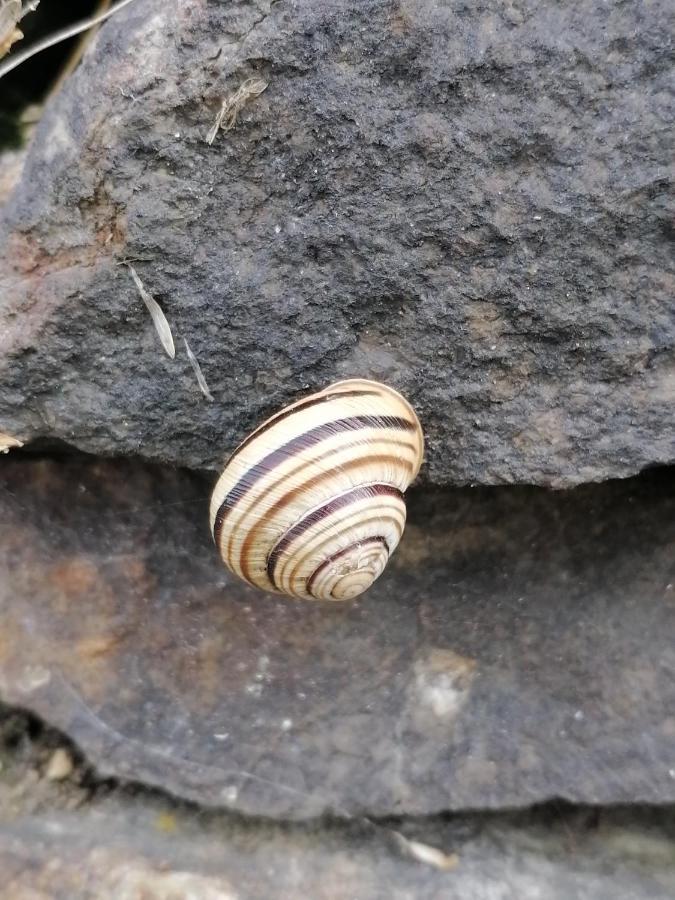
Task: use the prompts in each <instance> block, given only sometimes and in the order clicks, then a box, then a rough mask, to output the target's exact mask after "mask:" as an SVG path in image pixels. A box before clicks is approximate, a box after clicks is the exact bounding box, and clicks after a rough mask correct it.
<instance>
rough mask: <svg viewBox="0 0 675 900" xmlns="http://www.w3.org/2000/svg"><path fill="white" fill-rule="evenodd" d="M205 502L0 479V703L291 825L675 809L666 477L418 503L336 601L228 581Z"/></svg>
mask: <svg viewBox="0 0 675 900" xmlns="http://www.w3.org/2000/svg"><path fill="white" fill-rule="evenodd" d="M208 487H209V485H208V484H207V483H206V482H205V480H204V479H203V478H201V477H196V476H194V475H189V474H186V473H172V472H169V471H166V470H161V469H159V470H158V469H153V468H151V467H146V466H141V465H138V464H137V465H136V466H133V465H131V464H129V463H126V462H121V461H120V462H117V463H112V462H97V461H90V462H83V461H81V460H80V461H75V460H71V461H60V462H59V461H29V460H26V459H21V458H17V459H15V460H11V459H10V460H8V461H6V462H5V463H4V464H3V466H2V468H1V469H0V503H1V506H0V610H1V613H2V630H1V631H0V697H2V698H4V699H6V700H8V701H9V702H11V703H14V704H16V705H18V706H20V707H24V708H26V709H30V710H32V711H34V712H36V713H37V714H39V715H40V716H42V717H44V718H45V719H46V720H47V721H48V722H50V723H52V724H54V725H56V726H57V727H59V728H60V729H62V730H63V731H64V732H65V733H66V734H67V735H68V736H69V737H71V738H72V739H73V740H74V741H76V742H77V743H78V745H79V746H80V747H81V748H82V750H83V751H84V752H85V753H86V755H87V757H88V759H89V760H90V761H91V762H92V763H93V765H94V766H95V767H96V768H97V769H98V770H99V772H100V773H102V774H104V775H106V774H112V775H117V776H120V777H123V778H129V779H133V780H142V781H145V782H146V783H148V784H152V785H157V786H159V787H162V788H164V789H166V790H168V791H170V792H171V793H172V794H174V795H177V796H182V797H185V798H188V799H192V800H195V801H197V802H200V803H202V804H206V805H211V806H228V807H231V808H233V809H236V810H239V811H241V812H245V813H251V814H256V815H264V816H267V817H272V818H284V819H290V818H293V819H304V818H309V817H311V816H316V815H320V814H324V813H329V814H334V815H341V816H345V817H346V816H358V815H367V816H380V815H399V814H429V813H434V812H437V811H441V810H459V809H481V808H503V807H514V806H522V805H528V804H531V803H536V802H540V801H543V800H547V799H549V798H556V797H560V798H566V799H569V800H573V801H578V802H587V803H628V802H637V801H645V802H653V803H665V802H675V770H674V768H673V766H674V761H673V746H674V739H675V718H674V716H673V710H675V652H674V650H673V639H672V636H673V633H675V579H674V578H673V575H674V572H673V559H675V490H674V483H673V479H672V475H671V473H669V472H668V471H664V472H656V473H653V474H650V475H649V476H647V475H644V476H641V477H640V478H636V479H632V480H626V481H619V482H613V483H607V484H603V485H594V486H582V487H580V488H577V489H575V490H573V491H567V492H560V493H552V492H548V491H546V490H543V489H541V488H529V487H502V488H492V489H490V488H482V489H474V490H471V489H468V488H467V489H463V490H446V491H435V492H433V493H429V494H427V493H418V494H416V495H415V494H413V496H412V497H411V505H410V521H409V525H408V528H407V530H406V534H405V535H404V538H403V542H402V544H401V546H400V548H399V549H398V551H397V553H396V554H395V556H394V558H393V559H392V561H391V563H390V566H389V568H388V570H387V572H385V573H384V575H383V576H382V578H381V579H380V580H379V581H378V582H376V584H375V585H374V586H373V588H372V590H371V591H369V592H368V593H367V594H365V595H364V596H363V597H362V598H361V599H360V600H359V601H358V602H355V603H347V604H335V605H333V604H329V605H326V604H321V603H306V602H304V603H303V602H300V601H296V602H292V601H290V600H286V599H284V598H282V597H276V596H270V595H266V594H264V593H262V592H256V591H254V590H253V589H252V588H249V587H247V586H246V585H244V584H243V583H240V582H238V581H235V580H234V578H233V577H231V576H230V575H229V573H228V572H227V571H226V570H225V569H223V568H222V566H221V564H220V561H219V560H218V559H217V555H216V552H215V549H214V547H213V545H212V542H211V539H210V537H209V534H208V528H207V524H206V521H205V519H206V510H207V497H208Z"/></svg>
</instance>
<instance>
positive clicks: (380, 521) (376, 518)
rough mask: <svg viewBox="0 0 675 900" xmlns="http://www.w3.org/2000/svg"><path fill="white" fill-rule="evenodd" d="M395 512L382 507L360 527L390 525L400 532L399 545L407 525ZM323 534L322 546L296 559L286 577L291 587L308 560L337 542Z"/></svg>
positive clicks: (326, 533)
mask: <svg viewBox="0 0 675 900" xmlns="http://www.w3.org/2000/svg"><path fill="white" fill-rule="evenodd" d="M404 509H405V504H404ZM385 510H387V511H386V512H385ZM393 512H394V509H393V508H389V509H387V507H385V506H383V505H381V506H380V507H379V509H378V510H376V511H375V515H373V516H371V517H370V518H368V519H359V523H358V527H359V528H366V529H369V527H370V526H371V525H372V526H373V527H375V526H376V525H377V526H382V527H384V526H385V525H386V524H387V523H390V524H391V526H392V528H395V529H396V531H397V532H398V539H397V543H398V541H400V539H401V536H402V535H403V528H404V527H405V524H404V525H401V523H400V521H399V520H398V518H397V517H396V516H394V515H393ZM321 534H322V536H323V535H327V537H325V538H324V540H322V541H321V543H320V544H312V547H311V549H310V550H309V551H308V552H307V553H305V555H304V556H301V557H300V558H295V565H294V566H293V568H292V569H291V571H290V572H289V573H288V574H287V575H286V577H285V580H286V581H287V582H288V583H289V584H291V585H292V584H295V582H296V580H297V577H298V572H299V571H300V570H301V569H303V568H304V567H305V564H306V563H307V560H308V559H310V557H316V556H318V557H321V556H322V555H323V553H324V548H325V547H326V546H328V544H330V543H332V542H334V540H335V536H334V535H331V534H330V533H328V532H327V531H323V532H322V533H321ZM305 580H306V579H305Z"/></svg>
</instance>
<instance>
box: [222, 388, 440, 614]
mask: <svg viewBox="0 0 675 900" xmlns="http://www.w3.org/2000/svg"><path fill="white" fill-rule="evenodd" d="M423 452H424V438H423V435H422V428H421V426H420V423H419V420H418V418H417V416H416V415H415V412H414V410H413V408H412V407H411V406H410V404H409V403H408V402H407V400H405V399H404V398H403V397H402V396H401V395H400V394H399V393H398V392H397V391H395V390H393V389H392V388H389V387H387V386H385V385H382V384H378V383H376V382H374V381H366V380H360V379H352V380H349V381H340V382H338V383H337V384H333V385H331V386H330V387H327V388H325V390H323V391H320V392H319V393H317V394H313V395H312V396H310V397H307V398H305V399H304V400H300V401H298V402H297V403H293V404H292V405H291V406H288V407H287V408H286V409H283V410H281V411H280V412H278V413H277V414H276V415H274V416H272V417H271V418H270V419H267V421H266V422H263V424H262V425H260V426H259V427H258V428H257V429H256V430H255V431H254V432H253V433H252V434H250V435H249V437H247V438H246V440H244V441H243V442H242V443H241V444H240V445H239V447H237V449H236V450H235V451H234V453H233V454H232V456H231V457H230V459H229V460H228V462H227V465H226V466H225V470H224V472H223V473H222V475H221V476H220V478H219V479H218V482H217V484H216V486H215V488H214V491H213V496H212V498H211V531H212V533H213V538H214V540H215V543H216V547H217V548H218V550H219V552H220V555H221V556H222V559H223V562H224V563H225V565H226V566H227V567H228V568H229V569H230V570H231V571H232V572H234V573H235V574H236V575H238V576H240V577H241V578H243V579H244V580H245V581H248V582H249V583H250V584H253V585H256V586H258V587H260V588H263V589H264V590H268V591H276V592H280V593H284V594H290V595H291V596H294V597H301V598H305V599H316V600H348V599H351V598H352V597H356V596H357V595H358V594H361V593H362V592H363V591H365V590H366V589H367V588H368V587H370V585H371V584H372V582H373V581H374V580H375V579H376V578H377V577H378V576H379V575H380V574H381V573H382V570H383V569H384V567H385V565H386V563H387V560H388V559H389V557H390V555H391V554H392V553H393V552H394V550H395V548H396V546H397V544H398V542H399V540H400V539H401V535H402V533H403V528H404V526H405V518H406V507H405V501H404V498H403V492H404V491H405V490H406V488H407V487H408V485H409V484H410V482H411V481H412V480H413V479H414V478H415V476H416V475H417V473H418V471H419V468H420V466H421V464H422V456H423Z"/></svg>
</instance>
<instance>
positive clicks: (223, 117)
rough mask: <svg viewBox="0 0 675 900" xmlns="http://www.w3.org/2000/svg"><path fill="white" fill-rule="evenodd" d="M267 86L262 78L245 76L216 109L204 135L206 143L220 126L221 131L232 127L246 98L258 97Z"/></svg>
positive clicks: (211, 139) (213, 137) (246, 100)
mask: <svg viewBox="0 0 675 900" xmlns="http://www.w3.org/2000/svg"><path fill="white" fill-rule="evenodd" d="M267 86H268V82H266V81H263V80H262V78H247V79H246V81H244V82H243V83H242V84H240V85H239V87H238V88H237V90H236V91H235V92H234V94H232V95H231V96H230V97H226V98H225V99H224V100H223V102H222V105H221V107H220V110H219V111H218V115H217V116H216V120H215V122H214V123H213V125H212V127H211V129H210V130H209V133H208V134H207V136H206V143H207V144H209V145H210V144H212V143H213V142H214V140H215V139H216V135H217V134H218V131H219V130H220V129H221V128H222V129H223V131H229V130H230V129H231V128H234V126H235V125H236V124H237V117H238V116H239V113H240V112H241V110H242V109H243V107H244V106H245V105H246V103H247V102H248V100H250V99H251V98H252V97H258V96H259V95H260V94H262V92H263V91H264V90H265V88H266V87H267Z"/></svg>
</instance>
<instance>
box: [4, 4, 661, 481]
mask: <svg viewBox="0 0 675 900" xmlns="http://www.w3.org/2000/svg"><path fill="white" fill-rule="evenodd" d="M669 5H670V4H669V3H668V2H667V0H655V2H652V3H649V4H638V3H620V4H619V3H597V2H596V0H579V2H576V3H573V4H560V3H558V2H557V0H523V2H512V3H511V2H508V3H503V2H501V0H484V2H480V3H474V4H467V3H465V2H463V0H462V2H460V0H453V2H449V3H442V4H441V3H436V2H432V0H428V2H427V0H425V2H420V0H401V2H398V3H396V2H391V0H386V2H385V0H321V2H317V0H297V2H293V0H276V2H274V0H273V2H271V3H270V2H265V0H259V2H242V3H236V4H232V3H229V2H223V3H217V2H207V0H185V2H183V3H181V4H179V7H178V8H177V7H176V5H175V4H167V3H166V2H165V0H137V2H135V3H133V4H131V6H130V7H128V8H127V9H125V10H124V11H123V12H122V13H120V14H119V15H118V16H116V17H115V18H114V19H112V20H111V21H110V22H108V23H107V24H106V25H105V26H104V27H103V28H102V29H101V32H100V34H99V36H98V38H97V41H96V45H95V47H94V48H93V50H92V51H91V52H90V53H89V54H88V55H87V57H86V59H85V60H84V62H83V64H82V65H81V67H80V68H79V70H78V71H77V73H76V74H75V76H74V77H73V78H71V80H70V81H69V83H68V84H67V85H66V87H65V89H64V91H63V93H62V94H61V96H60V97H58V98H57V99H56V100H55V101H54V102H53V103H52V104H51V107H50V109H49V110H48V111H47V113H46V115H45V117H44V120H43V121H42V123H41V124H40V126H39V127H38V129H37V132H36V134H35V136H34V140H33V144H32V147H31V149H30V151H29V154H28V159H27V162H26V166H25V169H24V173H23V176H22V178H21V181H20V183H19V185H18V187H17V189H16V191H15V193H14V196H13V199H12V200H11V201H9V203H8V204H7V207H6V212H5V216H4V225H3V232H2V234H3V237H2V239H1V244H0V246H1V248H2V252H3V254H4V258H3V261H2V262H0V272H2V275H1V276H0V292H1V294H2V300H1V301H0V306H1V310H0V349H1V353H0V430H2V431H5V432H8V433H10V434H15V435H16V436H17V437H19V438H22V439H26V440H28V439H35V438H38V437H48V438H50V439H53V438H58V439H60V440H63V441H65V442H67V443H68V444H72V445H76V446H77V447H80V448H83V449H86V450H89V451H93V452H96V453H100V454H142V455H144V456H145V457H147V458H151V459H158V460H164V461H172V462H176V463H180V464H183V465H187V466H189V467H207V468H209V467H210V468H214V467H217V466H218V465H219V464H220V462H221V460H222V458H223V456H224V455H225V453H226V452H227V450H228V449H229V448H230V447H231V446H232V445H233V444H234V443H235V442H236V441H237V440H238V439H240V438H241V437H242V435H243V434H244V433H245V432H246V431H247V430H248V429H249V427H251V426H253V425H254V424H255V423H256V422H257V421H258V420H259V419H260V418H261V417H262V416H263V415H265V414H267V413H269V412H270V411H272V410H274V409H275V408H276V407H277V406H279V405H281V404H283V403H285V402H286V401H288V400H290V399H292V398H295V397H297V396H298V395H299V394H300V393H302V392H303V391H305V390H306V389H310V388H316V387H318V386H323V385H325V384H327V383H329V382H330V381H331V380H332V379H335V378H338V377H344V376H352V375H359V376H372V377H376V378H381V379H385V380H387V381H389V382H391V383H392V384H393V385H394V386H397V387H399V388H401V389H403V390H404V391H405V392H406V393H407V394H408V395H409V397H410V399H411V400H412V401H413V402H414V403H415V404H416V406H417V407H418V409H419V411H420V414H421V417H422V420H423V423H424V426H425V429H426V431H427V434H428V466H427V468H426V469H425V475H424V477H425V478H426V479H427V480H428V481H429V482H431V483H435V484H447V483H486V484H487V483H490V484H493V483H500V482H526V483H538V484H546V485H554V486H562V485H570V484H575V483H578V482H582V481H593V480H601V479H605V478H607V477H611V476H615V475H617V476H625V475H628V474H630V473H634V472H636V471H638V470H640V469H641V468H643V467H645V466H647V465H649V464H651V463H658V462H668V461H672V460H673V459H675V432H674V428H673V419H672V400H673V396H674V394H675V374H674V366H673V346H674V343H675V337H674V335H675V323H674V307H673V303H672V297H673V278H672V256H671V252H672V251H671V243H670V241H671V238H672V216H671V215H670V213H669V212H668V194H667V191H668V187H669V181H668V173H669V171H670V162H671V146H670V143H671V142H670V139H669V131H670V128H669V123H670V122H671V121H672V116H673V98H672V93H671V92H670V90H669V82H668V79H669V77H670V61H669V46H670V44H669V33H670V27H669V24H668V8H669ZM252 75H255V76H256V77H261V78H264V79H265V80H267V81H268V82H269V87H268V88H267V90H266V91H265V92H264V93H263V94H262V95H261V96H259V97H257V98H256V99H254V100H251V101H250V102H249V103H248V104H246V105H245V106H244V108H243V109H242V110H241V112H240V114H239V117H238V121H237V122H236V124H235V126H234V128H233V129H232V130H231V131H229V132H226V133H225V132H223V133H221V134H219V135H218V137H217V138H216V140H215V142H214V143H213V145H212V146H208V145H207V143H206V141H205V136H206V134H207V132H208V130H209V128H210V126H211V124H212V122H213V121H214V118H215V116H216V113H217V111H218V108H219V106H220V103H221V100H222V98H223V97H225V96H228V95H230V94H232V93H233V92H234V91H235V90H236V89H237V88H238V87H239V86H240V84H241V83H242V82H243V81H244V80H245V79H247V78H248V77H250V76H252ZM125 259H130V260H134V265H135V266H136V268H137V270H138V271H139V274H140V275H141V277H142V279H143V280H144V282H145V284H146V287H147V288H148V289H149V290H150V291H151V292H152V293H153V294H154V295H155V296H156V297H157V299H158V300H159V301H160V303H161V304H162V305H163V307H164V310H165V312H166V314H167V316H168V318H169V321H170V323H171V325H172V327H173V329H174V333H175V335H176V337H181V336H184V337H186V338H187V339H188V341H189V343H190V345H191V347H192V349H193V350H194V352H195V353H196V355H197V357H198V359H199V360H200V363H201V365H202V369H203V371H204V374H205V376H206V379H207V381H208V383H209V386H210V389H211V391H212V393H213V395H214V397H215V402H214V403H212V404H209V403H208V402H207V401H206V400H205V399H204V398H203V397H202V395H201V394H200V393H199V390H198V387H197V383H196V380H195V378H194V376H193V373H192V370H191V368H190V365H189V362H188V359H187V357H186V355H185V352H184V350H183V347H182V342H179V343H178V346H179V354H178V356H177V358H176V360H175V361H173V362H171V361H170V360H169V359H168V358H167V357H166V356H165V355H164V354H163V352H162V349H161V346H160V344H159V342H158V339H157V337H156V335H155V333H154V331H153V329H152V325H151V323H150V319H149V317H148V314H147V312H146V310H145V308H144V306H143V304H142V303H141V301H140V299H139V297H138V294H137V293H136V291H135V288H134V286H133V283H132V281H131V278H130V277H129V273H128V271H127V270H126V268H124V267H123V266H121V265H120V264H119V263H120V262H121V261H123V260H125Z"/></svg>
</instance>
